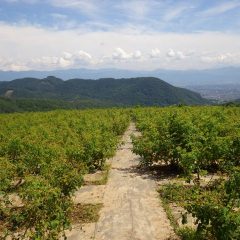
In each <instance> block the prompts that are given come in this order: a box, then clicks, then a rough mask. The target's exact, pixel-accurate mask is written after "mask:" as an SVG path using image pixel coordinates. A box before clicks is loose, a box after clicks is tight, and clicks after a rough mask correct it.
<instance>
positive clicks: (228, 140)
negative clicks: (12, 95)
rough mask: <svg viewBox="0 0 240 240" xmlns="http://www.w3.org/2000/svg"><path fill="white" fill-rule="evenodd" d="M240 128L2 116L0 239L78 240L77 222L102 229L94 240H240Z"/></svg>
mask: <svg viewBox="0 0 240 240" xmlns="http://www.w3.org/2000/svg"><path fill="white" fill-rule="evenodd" d="M239 119H240V109H239V108H238V107H186V106H179V107H177V106H176V107H164V108H157V107H156V108H155V107H154V108H141V107H137V108H128V109H98V110H82V111H76V110H71V111H69V110H68V111H67V110H64V111H63V110H61V111H59V110H58V111H52V112H46V113H24V114H2V115H0V140H1V142H0V232H1V236H2V238H3V239H7V236H12V237H13V238H14V237H15V238H17V237H18V238H20V239H27V238H29V239H59V238H60V237H61V236H63V235H64V233H67V237H68V239H79V238H80V237H81V234H80V233H81V230H79V232H78V230H77V229H73V230H74V231H73V232H74V233H75V236H77V237H79V238H77V237H76V238H74V235H71V231H67V232H66V231H65V230H67V229H70V226H71V225H73V226H74V224H75V222H73V221H72V219H73V218H74V219H76V217H77V218H81V221H80V225H81V223H82V224H85V223H86V222H87V223H88V222H91V221H92V222H96V223H95V224H94V225H91V227H90V230H89V231H90V232H91V234H89V236H88V237H89V239H135V238H136V237H138V238H137V239H167V238H168V239H178V238H179V239H224V240H225V239H239V237H240V210H239V204H240V195H239V193H240V189H239V186H240V170H239V165H240V122H239ZM130 122H131V124H130ZM129 125H130V128H128V127H129ZM135 126H136V129H135ZM127 128H128V130H127ZM126 130H127V131H126ZM124 132H125V134H124ZM122 136H123V138H121V137H122ZM107 159H108V160H107ZM106 160H107V164H106ZM98 174H99V175H100V180H99V179H97V180H96V179H95V180H92V179H93V178H95V177H96V176H97V178H98ZM106 174H107V175H108V176H107V175H106ZM102 177H103V178H102ZM107 178H108V182H107ZM84 179H85V181H84ZM86 179H87V180H86ZM106 182H107V183H106ZM105 183H106V185H103V184H105ZM83 185H84V186H83ZM88 190H89V195H90V196H91V197H92V200H91V201H92V202H86V203H89V204H92V205H89V204H88V206H87V207H88V210H87V213H86V210H84V211H85V215H87V216H86V218H89V219H88V220H84V219H83V217H82V216H80V215H81V214H82V215H84V214H83V213H84V211H80V210H81V209H82V207H83V205H81V204H80V203H82V201H83V200H84V198H86V199H89V198H88V196H87V194H88ZM91 191H93V192H91ZM94 191H96V194H95V192H94ZM86 196H87V197H86ZM99 196H100V197H99ZM96 197H99V198H100V200H101V201H95V200H96V199H94V198H96ZM81 198H82V199H81ZM76 199H77V200H76ZM78 199H79V202H78ZM76 204H77V205H76ZM79 204H80V205H79ZM76 206H78V207H79V208H78V209H76ZM79 209H80V210H79ZM74 211H75V212H74ZM94 211H96V212H98V213H97V215H98V216H95V215H94V214H93V212H94ZM90 213H91V214H90ZM129 214H130V215H129ZM85 215H84V216H85ZM72 216H73V217H72ZM89 216H90V217H89ZM167 217H168V218H167ZM131 219H132V220H131ZM129 221H132V223H130V222H129ZM113 223H115V225H114V224H113ZM78 224H79V222H78ZM110 225H111V227H110ZM143 230H144V231H143ZM173 230H174V231H175V233H174V232H173ZM86 231H88V230H86ZM79 234H80V235H79ZM82 234H83V233H82ZM119 236H120V238H119ZM80 239H81V238H80ZM83 239H88V238H87V237H85V238H83Z"/></svg>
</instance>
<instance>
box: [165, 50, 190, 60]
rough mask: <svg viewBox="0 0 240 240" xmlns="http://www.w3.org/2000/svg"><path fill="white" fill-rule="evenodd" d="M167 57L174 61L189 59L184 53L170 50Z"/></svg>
mask: <svg viewBox="0 0 240 240" xmlns="http://www.w3.org/2000/svg"><path fill="white" fill-rule="evenodd" d="M166 55H167V57H168V58H171V59H174V60H183V59H185V58H186V57H187V55H186V54H184V53H183V52H182V51H174V50H173V49H169V50H168V52H167V54H166Z"/></svg>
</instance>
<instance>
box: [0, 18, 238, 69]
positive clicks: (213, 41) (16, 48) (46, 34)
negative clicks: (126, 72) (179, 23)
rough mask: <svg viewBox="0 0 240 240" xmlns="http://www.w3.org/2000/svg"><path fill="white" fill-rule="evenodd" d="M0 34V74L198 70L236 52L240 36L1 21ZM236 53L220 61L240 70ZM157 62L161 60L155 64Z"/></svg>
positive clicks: (212, 65) (217, 33)
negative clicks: (84, 69) (22, 71)
mask: <svg viewBox="0 0 240 240" xmlns="http://www.w3.org/2000/svg"><path fill="white" fill-rule="evenodd" d="M0 29H1V32H0V52H1V58H2V59H3V61H2V62H0V69H1V70H3V69H5V70H7V69H8V70H9V69H13V68H16V69H24V68H25V69H26V68H29V69H38V70H41V69H54V68H77V67H94V68H98V67H101V68H105V67H119V68H129V69H130V68H131V69H135V70H138V69H145V70H150V69H156V68H171V69H191V68H197V69H199V68H208V67H214V66H215V65H216V64H217V63H216V62H217V60H215V61H213V60H212V61H211V60H210V58H215V59H217V58H216V56H219V55H221V54H224V53H231V54H235V53H236V54H237V53H238V54H239V52H240V51H238V49H239V42H240V35H239V34H233V33H228V34H224V33H219V32H198V33H191V34H190V33H189V34H186V33H185V34H182V33H162V32H160V33H159V32H151V33H148V32H142V31H141V30H136V29H135V30H134V31H131V29H129V28H128V29H125V28H119V29H117V31H115V30H111V31H95V32H91V31H89V30H85V29H81V28H80V29H78V30H58V31H52V30H50V29H45V28H43V27H35V26H31V25H19V26H18V25H10V24H6V23H2V22H0ZM79 46H81V48H80V49H79ZM116 46H119V47H118V48H116ZM153 46H157V48H153ZM115 48H116V49H115ZM113 49H115V50H114V51H113ZM167 49H169V50H167ZM80 50H81V51H80ZM236 54H235V55H234V57H233V56H232V57H230V56H227V58H225V59H224V61H223V60H222V62H223V63H227V64H229V63H230V61H231V62H232V64H234V65H237V64H238V65H239V61H240V60H239V59H240V57H238V58H237V55H236ZM238 56H239V55H238ZM160 57H161V61H155V60H154V58H160ZM218 58H220V59H221V58H222V59H223V58H224V56H222V57H218ZM6 59H8V61H7V60H6ZM177 60H178V61H177ZM180 60H181V61H180ZM218 61H220V60H218ZM11 64H14V65H11Z"/></svg>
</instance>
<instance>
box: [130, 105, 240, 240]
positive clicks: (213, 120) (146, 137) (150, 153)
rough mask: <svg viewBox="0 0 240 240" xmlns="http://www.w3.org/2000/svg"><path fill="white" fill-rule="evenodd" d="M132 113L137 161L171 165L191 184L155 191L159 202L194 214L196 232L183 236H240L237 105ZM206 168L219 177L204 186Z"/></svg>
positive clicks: (200, 237) (175, 185)
mask: <svg viewBox="0 0 240 240" xmlns="http://www.w3.org/2000/svg"><path fill="white" fill-rule="evenodd" d="M134 117H135V120H136V125H137V128H138V129H139V131H141V134H142V135H141V137H140V138H133V144H134V148H133V151H134V153H136V154H139V155H140V156H141V157H142V160H141V164H142V165H145V166H150V165H153V166H154V165H164V166H166V165H167V166H171V167H172V169H175V170H176V169H177V170H178V172H179V173H182V175H183V176H185V177H186V180H187V182H188V183H190V185H188V186H185V185H181V184H170V185H167V186H164V187H163V188H162V189H161V190H160V193H161V195H162V198H163V199H164V201H166V202H167V203H170V202H175V203H177V204H178V205H180V206H181V207H183V208H185V210H186V212H187V213H191V214H192V215H193V216H194V217H195V218H196V224H197V231H196V233H194V234H195V235H194V234H193V232H192V235H191V238H189V235H188V238H186V236H185V238H183V239H222V240H228V239H229V240H230V239H240V121H239V120H240V109H239V108H228V107H227V108H226V107H225V108H224V107H169V108H144V109H137V110H135V111H134ZM209 173H215V174H216V173H217V175H218V177H220V178H219V179H218V180H212V181H208V184H207V185H206V184H204V183H202V182H201V180H202V179H201V178H203V179H204V176H205V175H206V174H209ZM213 179H214V178H213ZM183 217H184V216H183ZM185 220H186V216H185ZM185 220H184V218H183V222H184V221H185ZM189 231H190V230H189ZM188 234H189V233H188Z"/></svg>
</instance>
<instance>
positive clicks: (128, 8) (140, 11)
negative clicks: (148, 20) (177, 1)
mask: <svg viewBox="0 0 240 240" xmlns="http://www.w3.org/2000/svg"><path fill="white" fill-rule="evenodd" d="M154 2H155V1H153V0H149V1H144V0H131V1H120V2H118V3H117V4H116V5H115V8H116V9H120V10H122V11H123V12H124V13H125V14H126V15H127V16H128V17H129V18H136V19H142V18H145V17H146V16H147V14H148V13H149V11H150V10H151V7H152V5H153V3H154Z"/></svg>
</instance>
